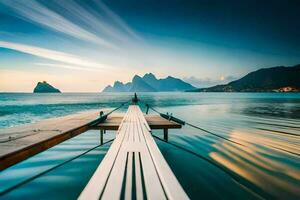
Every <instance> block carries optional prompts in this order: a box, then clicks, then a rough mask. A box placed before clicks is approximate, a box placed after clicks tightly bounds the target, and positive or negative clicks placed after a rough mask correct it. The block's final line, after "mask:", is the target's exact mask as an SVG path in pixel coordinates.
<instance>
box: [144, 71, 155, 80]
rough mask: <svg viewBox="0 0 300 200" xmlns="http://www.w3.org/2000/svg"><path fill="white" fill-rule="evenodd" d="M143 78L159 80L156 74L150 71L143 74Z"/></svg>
mask: <svg viewBox="0 0 300 200" xmlns="http://www.w3.org/2000/svg"><path fill="white" fill-rule="evenodd" d="M143 78H151V79H156V80H157V78H156V77H155V75H154V74H152V73H151V72H150V73H146V74H145V75H144V76H143Z"/></svg>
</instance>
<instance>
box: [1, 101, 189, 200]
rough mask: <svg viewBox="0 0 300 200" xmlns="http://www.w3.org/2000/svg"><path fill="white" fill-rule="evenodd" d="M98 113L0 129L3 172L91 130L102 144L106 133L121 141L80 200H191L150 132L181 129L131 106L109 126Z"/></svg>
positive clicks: (110, 118)
mask: <svg viewBox="0 0 300 200" xmlns="http://www.w3.org/2000/svg"><path fill="white" fill-rule="evenodd" d="M97 118H98V119H99V111H96V110H93V111H89V112H84V113H79V114H75V115H70V116H66V117H59V118H54V119H48V120H44V121H41V122H37V123H33V124H26V125H21V126H17V127H14V128H7V129H0V170H3V169H6V168H8V167H9V166H12V165H14V164H16V163H18V162H20V161H22V160H25V159H27V158H29V157H31V156H33V155H35V154H37V153H39V152H42V151H44V150H46V149H48V148H50V147H52V146H54V145H57V144H59V143H61V142H63V141H65V140H67V139H70V138H72V137H75V136H76V135H78V134H81V133H83V132H85V131H87V130H92V129H97V130H100V141H99V142H100V143H103V137H104V135H103V134H104V133H105V131H107V130H116V131H117V132H116V138H115V140H114V141H113V143H112V145H111V147H110V148H109V150H108V152H107V154H106V155H105V157H104V159H103V160H102V162H101V163H100V165H99V167H98V168H97V170H96V171H95V173H94V175H93V176H92V178H91V180H90V181H89V183H88V184H87V186H86V187H85V189H84V190H83V191H82V193H81V195H80V197H79V198H80V199H88V200H90V199H120V198H121V199H188V196H187V195H186V194H185V192H184V190H183V189H182V187H181V185H180V184H179V183H178V181H177V179H176V177H175V176H174V174H173V173H172V171H171V169H170V167H169V166H168V164H167V162H166V161H165V159H164V158H163V156H162V154H161V152H160V151H159V149H158V147H157V145H156V143H155V141H154V139H153V137H152V134H151V129H162V130H164V139H165V140H166V141H167V140H168V129H173V128H181V125H180V124H177V123H175V122H172V121H168V120H167V119H164V118H162V117H160V116H159V115H144V114H143V113H142V112H141V110H140V108H139V106H137V105H130V106H129V108H128V110H127V112H126V114H123V113H113V114H111V115H109V116H108V117H107V118H106V119H105V120H101V121H100V122H99V123H96V124H95V123H94V122H95V119H97Z"/></svg>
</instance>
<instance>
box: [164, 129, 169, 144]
mask: <svg viewBox="0 0 300 200" xmlns="http://www.w3.org/2000/svg"><path fill="white" fill-rule="evenodd" d="M164 140H165V141H166V142H168V129H167V128H164Z"/></svg>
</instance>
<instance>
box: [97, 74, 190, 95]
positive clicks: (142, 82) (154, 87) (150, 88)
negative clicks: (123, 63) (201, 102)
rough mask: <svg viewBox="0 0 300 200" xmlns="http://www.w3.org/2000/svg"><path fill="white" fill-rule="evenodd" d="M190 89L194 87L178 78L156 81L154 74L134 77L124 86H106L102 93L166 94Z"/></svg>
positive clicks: (121, 84) (169, 77) (120, 84)
mask: <svg viewBox="0 0 300 200" xmlns="http://www.w3.org/2000/svg"><path fill="white" fill-rule="evenodd" d="M116 83H117V84H116ZM190 89H195V87H194V86H192V85H191V84H189V83H186V82H184V81H182V80H180V79H178V78H174V77H171V76H168V77H167V78H163V79H157V78H156V77H155V75H154V74H152V73H146V74H145V75H144V76H143V77H140V76H139V75H134V77H133V78H132V82H128V83H126V84H123V83H122V82H119V81H116V82H115V84H114V86H113V87H111V86H107V87H105V88H104V90H103V92H162V91H165V92H168V91H185V90H190Z"/></svg>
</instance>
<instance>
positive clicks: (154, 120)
mask: <svg viewBox="0 0 300 200" xmlns="http://www.w3.org/2000/svg"><path fill="white" fill-rule="evenodd" d="M123 117H124V115H123V114H116V115H115V114H114V115H110V116H108V118H107V120H105V121H104V122H101V123H99V124H98V125H97V126H96V127H93V129H103V130H118V128H119V125H120V124H121V121H122V119H123ZM145 119H146V121H147V123H148V125H149V126H150V128H151V129H179V128H181V127H182V126H181V125H180V124H178V123H176V122H172V121H169V120H167V119H165V118H162V117H161V116H159V115H145Z"/></svg>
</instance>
